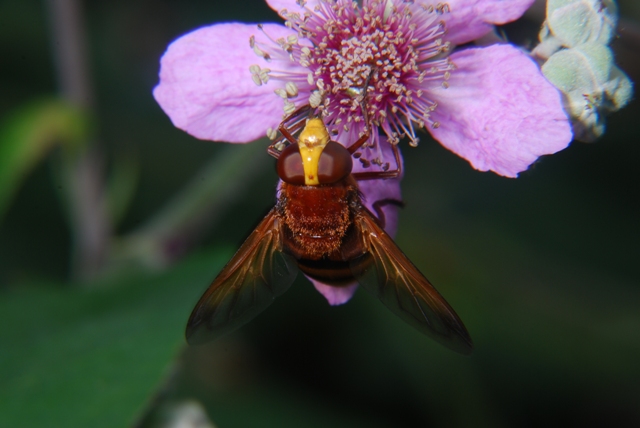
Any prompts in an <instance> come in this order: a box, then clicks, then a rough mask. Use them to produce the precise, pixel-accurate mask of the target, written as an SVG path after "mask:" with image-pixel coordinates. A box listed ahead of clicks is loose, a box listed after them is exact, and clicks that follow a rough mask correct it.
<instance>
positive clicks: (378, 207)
mask: <svg viewBox="0 0 640 428" xmlns="http://www.w3.org/2000/svg"><path fill="white" fill-rule="evenodd" d="M386 205H395V206H396V207H398V208H404V202H402V201H400V200H398V199H390V198H389V199H380V200H379V201H375V202H374V203H373V204H372V207H373V210H374V211H375V212H376V219H377V220H378V224H379V225H380V227H382V228H383V229H384V228H385V226H386V224H387V220H386V218H385V216H384V211H382V207H384V206H386Z"/></svg>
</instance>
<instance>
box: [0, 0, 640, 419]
mask: <svg viewBox="0 0 640 428" xmlns="http://www.w3.org/2000/svg"><path fill="white" fill-rule="evenodd" d="M83 4H84V6H85V15H86V20H87V29H88V35H87V40H88V44H89V47H90V52H91V57H90V65H91V67H90V68H91V69H92V72H93V80H94V84H95V91H96V102H97V106H96V116H97V120H96V122H97V123H96V124H95V132H96V135H98V140H99V143H100V145H101V147H102V149H103V151H104V152H105V153H106V156H107V158H108V159H109V162H111V163H113V164H118V165H109V167H110V169H111V170H114V171H115V170H116V169H117V168H123V170H124V171H125V172H126V171H129V172H131V171H132V169H131V168H130V169H127V166H126V165H124V166H122V165H120V163H121V162H122V161H121V160H122V159H126V158H127V156H128V154H129V153H135V158H136V160H137V162H138V165H137V166H136V167H135V170H136V171H137V172H136V173H135V174H129V173H124V174H123V175H120V178H118V179H117V180H116V179H114V180H115V181H116V183H115V184H114V186H113V187H112V188H113V189H118V188H120V189H121V190H115V193H116V194H118V195H120V196H122V195H125V196H126V194H127V192H130V191H131V189H130V188H128V187H127V186H128V185H129V186H130V185H131V182H130V181H131V180H132V178H131V177H133V176H135V175H136V174H139V175H138V177H139V181H138V183H137V192H136V193H135V196H134V199H133V202H132V204H131V206H130V207H129V209H128V210H126V211H123V210H122V209H121V210H120V212H117V213H116V212H114V215H115V214H118V215H119V216H121V218H122V222H121V223H120V224H119V225H118V228H117V230H116V231H115V232H116V233H117V234H118V235H119V236H126V234H127V233H129V232H131V231H132V230H136V229H137V228H138V227H140V225H142V224H144V223H145V221H146V220H148V219H149V218H150V217H152V215H154V214H155V213H157V212H158V210H159V209H160V208H161V207H162V206H163V205H164V204H165V203H166V201H167V200H170V199H171V198H173V197H174V195H176V194H177V193H178V192H179V191H180V189H182V188H183V187H184V186H185V184H186V183H189V182H192V180H194V174H195V172H196V171H199V170H200V169H201V168H202V167H203V166H205V165H207V164H208V163H209V161H210V159H212V158H215V157H216V156H218V155H221V154H222V153H223V152H224V147H222V145H217V144H212V143H210V142H206V141H198V140H195V139H193V138H191V137H189V136H188V135H186V134H184V133H183V132H181V131H179V130H177V129H175V128H174V127H173V126H172V125H171V123H170V121H169V120H168V119H167V118H166V116H165V115H164V114H163V113H162V112H161V111H160V109H159V107H158V106H157V105H156V104H155V102H154V100H153V98H152V97H151V89H152V88H153V86H154V85H155V84H156V82H157V72H158V59H159V58H160V56H161V55H162V52H163V51H164V49H165V48H166V46H167V44H168V43H169V42H170V41H171V40H172V39H174V38H175V37H177V36H179V35H180V34H183V33H185V32H187V31H190V30H192V29H194V28H196V27H198V26H201V25H207V24H209V23H212V22H215V21H225V20H235V19H240V20H244V21H253V22H257V21H276V20H277V17H276V15H275V14H274V13H273V12H271V11H270V10H269V9H268V8H267V7H266V6H265V4H264V3H261V2H258V1H251V2H236V3H233V2H220V1H204V0H197V1H193V2H189V3H188V4H186V3H184V2H178V1H175V0H160V1H153V2H152V1H151V0H142V1H138V2H125V1H124V0H116V1H112V2H97V1H85V2H84V3H83ZM619 5H620V12H621V17H622V19H623V20H626V21H625V22H632V23H633V22H635V23H636V24H635V25H637V22H638V21H639V20H640V15H638V14H639V13H640V9H638V6H637V3H636V2H635V0H627V1H620V2H619ZM634 20H635V21H634ZM0 24H1V25H0V50H1V51H2V54H3V67H2V69H0V93H2V94H3V96H2V97H0V115H2V116H1V117H2V118H3V120H4V123H6V124H7V126H8V127H9V128H11V127H13V126H15V127H16V128H15V129H19V124H20V121H13V120H11V119H9V118H11V117H14V118H15V117H17V116H14V114H16V111H17V110H16V109H17V108H18V107H19V106H25V105H28V104H29V103H31V102H32V101H33V100H34V99H41V98H42V97H46V96H51V95H53V94H55V93H56V87H55V83H54V82H55V76H54V71H53V66H52V59H51V54H50V46H49V43H50V41H49V40H50V39H49V36H48V31H49V30H48V25H47V16H46V8H45V7H44V5H43V4H42V3H41V2H36V1H34V0H29V1H19V0H5V1H4V2H0ZM524 24H526V23H524ZM518 25H519V24H513V25H511V26H509V28H508V29H507V30H508V31H511V30H513V29H515V27H517V26H518ZM529 25H531V24H530V23H529ZM531 27H532V28H533V33H532V34H537V30H536V29H535V25H532V26H531ZM520 28H527V25H520ZM625 34H627V33H625ZM626 40H627V39H624V38H623V39H621V40H619V41H616V42H615V43H614V46H613V47H614V51H615V50H616V49H620V50H618V51H617V52H618V57H617V58H616V59H617V61H618V63H619V64H621V67H622V68H623V69H625V71H626V72H627V73H628V74H629V75H630V77H631V78H632V79H633V80H634V81H636V82H638V81H640V76H639V75H638V71H639V70H640V67H639V66H638V58H640V55H638V51H637V50H636V51H635V52H634V51H631V53H630V51H629V45H628V44H625V43H626ZM636 49H637V46H636ZM636 98H637V96H636ZM639 110H640V104H639V103H638V102H637V100H634V101H632V103H631V104H630V105H629V106H628V107H627V108H625V109H623V110H622V111H620V112H619V113H617V114H615V115H613V116H611V117H609V119H608V122H607V132H606V133H605V135H604V137H603V138H602V139H600V140H599V141H598V142H596V143H594V144H580V143H574V144H573V145H571V146H570V147H569V148H568V149H566V150H564V151H563V152H561V153H559V154H556V155H553V156H550V157H547V158H545V159H542V160H541V161H540V162H538V163H537V164H536V165H534V167H533V168H532V169H531V170H530V171H527V172H526V173H523V174H521V177H519V178H518V179H516V180H509V179H504V178H501V177H497V176H495V175H492V174H488V173H479V172H477V171H473V170H472V169H471V168H470V167H469V166H468V164H467V163H466V161H464V160H462V159H459V158H457V157H456V156H455V155H453V154H451V153H449V152H447V151H446V150H445V149H443V148H442V147H441V146H439V145H438V144H437V143H435V142H433V141H429V140H428V139H426V138H425V139H424V141H423V142H422V143H421V145H420V146H419V147H418V148H415V149H411V148H408V147H403V153H404V157H405V164H406V178H405V181H404V185H403V192H404V200H405V202H406V208H405V209H404V211H403V213H402V216H401V223H400V228H399V232H398V236H397V242H398V244H399V245H400V247H401V248H403V249H404V250H405V252H406V253H407V255H408V256H409V257H410V258H411V259H412V260H413V261H414V263H415V264H416V265H417V266H418V267H420V269H421V270H422V271H423V272H425V273H426V274H427V276H428V277H429V278H430V279H431V280H432V281H433V282H434V284H435V285H436V287H437V288H438V289H439V290H440V291H441V292H442V294H443V295H444V296H445V297H446V298H447V299H448V301H449V302H450V303H451V304H452V306H453V307H454V308H456V311H457V312H458V314H459V315H460V316H461V317H462V319H463V320H464V321H465V324H466V325H467V327H468V328H469V331H470V333H471V335H472V337H473V339H474V342H475V344H476V350H475V352H474V354H472V356H471V357H469V358H465V357H461V356H459V355H456V354H454V353H452V352H450V351H447V350H446V349H444V348H442V347H439V346H438V345H437V344H434V343H432V342H431V341H429V340H428V339H425V338H424V337H422V336H420V335H419V334H418V333H415V332H414V331H412V330H411V329H410V328H408V327H406V326H405V325H404V324H403V323H402V322H400V321H398V320H397V319H396V318H395V317H394V316H393V315H392V314H390V313H389V312H388V311H387V310H386V309H385V308H384V307H383V306H382V305H381V304H380V303H379V302H377V301H375V300H374V299H372V298H371V297H370V296H368V295H367V294H366V293H364V292H362V291H359V292H358V293H356V296H355V298H354V299H353V301H352V302H350V303H348V304H347V305H344V306H340V307H329V306H328V305H327V304H326V302H325V301H324V299H323V298H322V297H321V296H320V295H319V294H318V293H317V292H315V290H314V289H313V287H311V286H310V284H309V283H308V282H306V281H304V280H303V279H299V280H298V281H297V282H296V283H295V284H294V286H293V287H292V289H291V290H290V291H289V292H288V293H286V294H285V295H284V296H283V297H281V298H280V299H278V300H277V301H276V302H275V303H274V304H273V305H272V306H271V307H270V308H269V310H267V311H266V312H265V313H264V314H262V315H261V316H260V317H259V318H258V319H256V320H255V321H254V322H252V323H250V324H248V325H247V326H245V327H243V328H242V329H241V330H239V331H237V332H235V333H233V334H231V335H229V336H227V337H224V338H223V339H221V340H220V341H218V342H215V343H213V344H211V345H210V346H205V347H198V348H189V349H186V350H184V351H183V352H182V353H180V357H179V358H175V357H177V356H178V354H179V352H180V351H179V349H180V344H181V343H182V338H181V337H182V331H183V328H184V324H185V322H186V319H187V316H188V313H189V310H190V309H191V305H192V304H194V303H195V301H196V300H197V298H198V297H199V294H200V293H201V292H202V291H203V290H204V288H205V287H206V286H207V285H208V283H209V281H210V280H211V279H212V278H213V277H214V276H215V273H216V272H217V270H218V269H219V268H220V266H221V265H222V264H223V263H224V262H225V261H226V260H227V258H228V256H229V255H230V254H231V250H232V249H233V248H236V247H237V245H238V244H239V243H240V242H241V241H242V239H243V237H244V236H246V234H247V233H248V232H249V231H250V230H251V228H252V226H254V225H255V224H256V222H257V221H258V220H259V219H260V218H261V216H262V215H263V214H264V212H265V210H266V209H267V208H268V207H269V206H270V204H272V203H273V201H274V195H275V183H276V176H275V173H274V172H273V171H269V172H264V173H259V174H257V175H256V176H254V177H253V178H251V180H252V181H251V183H252V184H251V191H250V192H247V193H246V195H244V197H242V198H240V199H239V200H237V201H235V202H233V203H229V204H228V206H227V207H226V208H225V209H224V210H221V211H220V212H218V213H216V215H215V217H216V218H217V222H216V224H215V225H214V226H213V228H206V227H204V228H203V230H202V233H201V236H200V237H199V238H200V239H201V240H200V246H201V247H203V248H211V250H208V251H204V252H200V253H197V254H195V255H190V256H187V259H186V260H185V261H184V262H182V263H180V264H179V265H177V266H175V267H174V268H172V269H170V270H168V271H166V272H164V273H155V274H150V273H148V272H146V273H145V272H144V271H140V270H131V271H130V272H128V273H125V272H121V273H120V274H119V275H118V276H114V277H111V278H107V279H103V280H102V281H101V282H100V283H99V284H96V287H95V289H93V290H92V291H87V290H82V289H81V287H79V284H77V283H70V282H69V281H68V279H67V277H68V265H69V257H70V243H69V238H68V230H67V227H66V224H65V220H64V219H63V217H62V214H61V209H60V203H59V201H58V199H57V197H56V194H57V193H58V192H59V191H60V190H61V189H60V188H61V187H64V186H65V184H64V183H63V182H60V180H59V179H58V178H57V175H55V174H51V171H50V170H51V166H52V165H51V161H48V162H46V161H45V162H44V163H40V164H39V165H38V166H35V168H34V169H32V170H31V173H30V174H28V175H26V179H25V181H23V183H22V184H21V185H20V186H19V187H16V188H17V189H18V191H17V193H15V194H14V197H13V198H12V201H13V202H12V204H11V206H9V207H8V210H7V211H6V213H5V217H4V220H3V222H2V223H1V224H0V319H1V321H2V323H1V324H0V340H2V344H1V345H0V363H1V365H0V384H1V385H2V389H1V390H0V426H24V427H42V426H51V425H55V426H68V427H73V426H78V427H80V426H82V427H84V426H126V425H127V424H129V423H131V422H132V421H133V420H135V419H136V417H140V421H141V425H142V426H155V425H156V422H157V421H158V420H159V419H158V418H159V417H160V416H159V415H160V414H161V408H162V406H163V403H174V402H180V401H182V400H183V399H196V400H199V401H200V402H201V403H202V404H203V405H204V406H205V407H206V408H207V410H208V413H209V415H210V417H211V419H212V421H213V422H214V423H215V424H216V425H218V426H220V427H223V428H227V427H231V428H232V427H242V428H245V427H254V426H256V427H271V426H273V427H287V426H305V427H313V426H318V427H320V426H328V425H331V426H336V427H340V426H344V427H348V426H371V427H394V428H395V427H415V426H492V427H495V426H539V425H543V424H544V425H551V426H564V425H569V424H571V425H582V426H603V425H615V426H637V425H638V424H640V410H639V408H638V406H637V403H638V402H640V368H639V367H638V365H637V361H638V360H639V359H640V333H639V332H640V310H638V308H640V287H639V285H640V284H639V278H640V275H639V274H638V267H637V265H638V263H637V258H638V248H637V247H638V242H640V227H639V225H638V218H640V180H639V179H638V177H637V175H638V166H637V165H638V161H637V160H638V159H640V147H639V146H638V144H637V132H638V131H637V123H636V122H637V118H638V115H639V114H640V111H639ZM24 111H27V110H24ZM23 123H24V122H23ZM5 129H7V128H5ZM23 129H27V128H23ZM231 149H232V150H233V148H231ZM40 153H41V154H40V155H39V156H41V157H43V156H44V153H45V152H44V151H42V152H40ZM123 155H124V156H123ZM265 157H266V155H265ZM3 161H5V162H6V159H0V162H3ZM53 166H55V165H53ZM11 168H18V166H17V165H13V164H12V165H11ZM3 173H4V174H7V172H5V171H2V172H0V174H3ZM127 174H128V175H127ZM122 177H125V179H124V180H120V179H121V178H122ZM126 177H129V178H128V179H127V178H126ZM196 179H198V176H197V175H196ZM119 180H120V181H119ZM123 181H124V184H123ZM127 181H129V183H127ZM14 182H15V181H14ZM118 183H119V184H118ZM122 189H124V190H122ZM62 190H64V189H62ZM116 196H117V195H116ZM116 199H117V198H116ZM123 200H125V201H126V198H124V199H123ZM118 206H120V207H122V206H126V204H125V203H124V202H122V203H121V204H120V205H118ZM116 211H118V210H116ZM172 361H173V362H172ZM163 378H165V380H163ZM154 391H156V392H155V393H157V395H155V396H154ZM154 397H155V398H154Z"/></svg>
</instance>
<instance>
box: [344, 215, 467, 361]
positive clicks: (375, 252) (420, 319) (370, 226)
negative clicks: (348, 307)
mask: <svg viewBox="0 0 640 428" xmlns="http://www.w3.org/2000/svg"><path fill="white" fill-rule="evenodd" d="M356 224H357V226H358V228H359V230H360V231H361V232H362V237H363V240H364V244H365V249H366V252H365V254H364V255H363V256H361V257H360V258H358V259H356V260H354V261H352V262H351V270H352V272H353V275H354V276H355V277H356V279H357V280H358V282H360V284H361V285H362V286H363V287H364V288H365V289H366V290H367V291H369V292H370V293H373V295H375V296H376V297H377V298H379V299H380V300H381V301H382V303H384V304H385V305H386V306H387V307H388V308H389V309H391V311H392V312H394V313H395V314H396V315H398V316H399V317H400V318H402V319H403V320H404V321H406V322H407V323H409V324H411V325H412V326H413V327H415V328H417V329H418V330H420V331H421V332H422V333H424V334H426V335H427V336H430V337H432V338H433V339H435V340H437V341H438V342H440V343H441V344H443V345H444V346H446V347H447V348H450V349H452V350H454V351H456V352H460V353H462V354H470V353H471V351H472V348H473V344H472V342H471V338H470V337H469V333H468V332H467V329H466V328H465V326H464V324H463V323H462V321H461V320H460V318H458V315H456V313H455V312H454V311H453V309H452V308H451V306H449V304H448V303H447V302H446V301H445V300H444V298H443V297H442V296H441V295H440V293H438V291H437V290H436V289H435V288H433V285H431V283H430V282H429V280H427V278H425V277H424V275H422V273H420V271H419V270H418V268H416V267H415V266H414V265H413V263H411V261H410V260H409V259H408V258H407V256H405V255H404V254H403V253H402V251H401V250H400V248H398V246H397V245H396V244H395V242H393V240H392V239H391V238H390V237H389V235H387V233H386V232H385V231H384V230H383V229H382V228H381V227H380V226H378V224H377V223H376V220H375V219H374V218H373V216H372V215H371V214H370V213H369V212H368V211H367V210H366V209H362V210H361V211H360V212H359V214H358V215H356Z"/></svg>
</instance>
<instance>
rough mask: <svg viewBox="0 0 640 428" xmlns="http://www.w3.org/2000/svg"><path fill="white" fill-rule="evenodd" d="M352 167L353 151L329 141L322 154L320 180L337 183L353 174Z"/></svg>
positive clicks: (319, 167) (319, 168) (319, 165)
mask: <svg viewBox="0 0 640 428" xmlns="http://www.w3.org/2000/svg"><path fill="white" fill-rule="evenodd" d="M352 168H353V161H352V159H351V153H349V151H348V150H347V149H346V148H345V147H344V146H343V145H341V144H339V143H336V142H335V141H329V144H327V145H326V147H325V148H324V150H322V154H321V155H320V161H319V163H318V181H320V183H322V184H325V183H326V184H329V183H335V182H336V181H340V180H342V179H343V178H345V177H346V176H347V175H349V174H351V169H352ZM303 178H304V177H303Z"/></svg>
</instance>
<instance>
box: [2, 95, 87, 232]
mask: <svg viewBox="0 0 640 428" xmlns="http://www.w3.org/2000/svg"><path fill="white" fill-rule="evenodd" d="M87 128H88V124H87V118H86V117H85V115H84V114H83V112H82V111H79V110H78V109H76V108H74V107H72V106H70V105H69V104H68V103H65V102H63V101H60V100H46V101H37V102H33V103H31V104H29V105H27V106H25V107H23V108H21V109H20V110H19V111H17V112H14V113H13V114H12V115H11V116H9V117H7V118H6V119H5V120H4V122H3V123H2V124H0V220H1V219H2V216H3V214H4V212H5V210H6V209H7V206H8V205H9V203H10V202H11V197H12V196H13V195H14V193H15V192H16V191H17V190H18V187H19V185H20V184H21V182H22V181H23V180H24V178H25V177H26V176H27V174H28V173H29V172H31V170H32V169H33V168H34V167H35V166H36V164H37V163H38V162H39V161H41V160H42V159H44V157H45V156H46V155H47V154H49V152H50V151H51V149H52V148H53V147H54V146H55V145H56V144H60V145H64V146H66V149H67V150H69V151H71V152H73V151H77V150H79V149H80V146H81V145H82V143H83V141H85V139H86V138H87V131H88V129H87Z"/></svg>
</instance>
